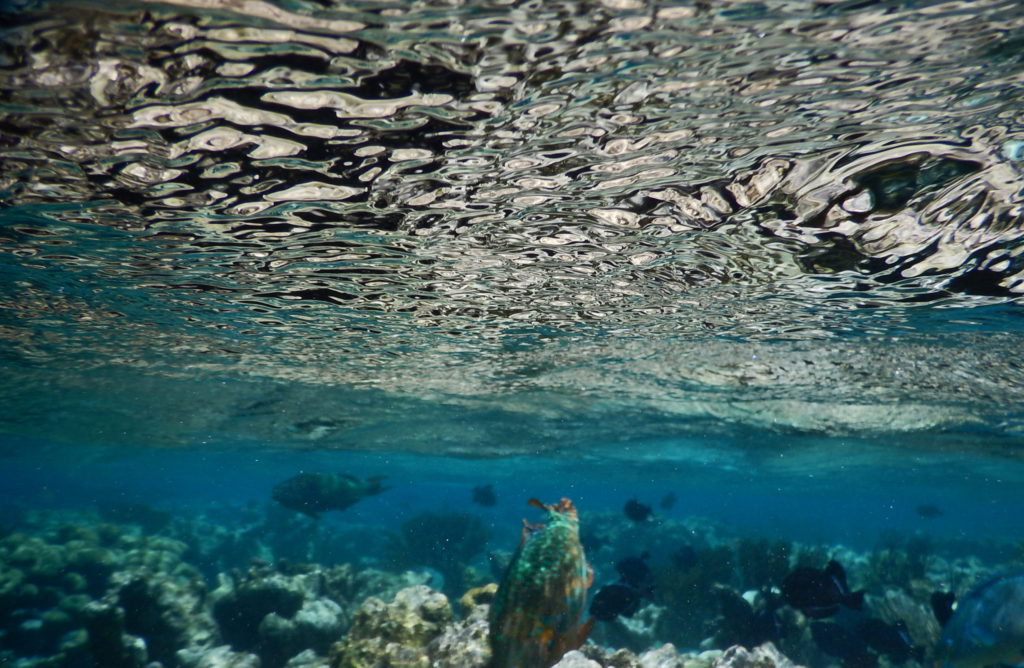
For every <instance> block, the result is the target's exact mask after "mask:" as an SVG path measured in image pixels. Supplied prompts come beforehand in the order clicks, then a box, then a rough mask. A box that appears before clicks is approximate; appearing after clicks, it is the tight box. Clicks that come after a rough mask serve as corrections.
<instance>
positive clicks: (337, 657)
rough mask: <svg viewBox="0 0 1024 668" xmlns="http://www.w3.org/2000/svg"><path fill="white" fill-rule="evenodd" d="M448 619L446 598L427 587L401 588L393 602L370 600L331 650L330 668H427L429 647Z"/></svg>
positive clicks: (371, 598) (449, 608) (367, 600)
mask: <svg viewBox="0 0 1024 668" xmlns="http://www.w3.org/2000/svg"><path fill="white" fill-rule="evenodd" d="M451 620H452V610H451V606H450V605H449V603H448V597H447V596H445V595H444V594H441V593H439V592H436V591H434V590H432V589H430V587H427V586H425V585H418V586H415V587H409V588H407V589H403V590H401V591H400V592H398V593H397V594H396V595H395V599H394V601H393V602H391V603H385V602H384V601H382V600H381V599H379V598H377V597H375V596H371V597H370V598H368V599H366V600H365V601H364V602H363V604H362V605H361V606H360V607H359V609H358V610H357V611H356V614H355V617H354V619H353V621H352V627H351V628H350V629H349V632H348V635H347V636H346V637H345V639H344V640H343V641H342V642H341V643H337V644H335V646H334V647H333V648H332V655H331V662H330V665H331V667H332V668H373V667H375V666H389V668H430V665H431V664H430V659H429V657H428V655H427V651H426V650H427V646H428V645H429V644H430V642H431V641H432V640H434V639H435V638H437V637H438V636H440V635H441V633H443V631H444V628H445V625H446V624H448V623H449V622H450V621H451Z"/></svg>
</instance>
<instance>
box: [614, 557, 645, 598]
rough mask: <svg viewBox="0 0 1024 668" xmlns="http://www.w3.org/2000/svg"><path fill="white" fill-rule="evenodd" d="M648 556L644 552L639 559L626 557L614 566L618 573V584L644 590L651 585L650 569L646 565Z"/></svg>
mask: <svg viewBox="0 0 1024 668" xmlns="http://www.w3.org/2000/svg"><path fill="white" fill-rule="evenodd" d="M649 557H650V554H648V553H647V552H644V553H643V554H641V555H640V556H639V557H626V558H625V559H623V560H622V561H620V562H619V563H617V564H615V570H616V571H618V573H619V582H621V583H623V584H627V585H629V586H630V587H635V588H636V589H639V590H644V589H646V588H648V587H650V585H651V568H650V566H648V565H647V559H648V558H649Z"/></svg>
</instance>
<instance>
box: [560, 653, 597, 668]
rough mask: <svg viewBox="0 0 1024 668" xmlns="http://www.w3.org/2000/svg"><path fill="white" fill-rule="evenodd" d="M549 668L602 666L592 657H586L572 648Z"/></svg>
mask: <svg viewBox="0 0 1024 668" xmlns="http://www.w3.org/2000/svg"><path fill="white" fill-rule="evenodd" d="M551 668H603V667H602V666H601V664H599V663H598V662H597V661H594V660H592V659H588V658H587V657H586V656H584V655H583V653H582V652H580V651H579V650H575V649H574V650H572V651H571V652H567V653H566V654H565V656H563V657H562V660H561V661H559V662H558V663H556V664H555V665H554V666H552V667H551Z"/></svg>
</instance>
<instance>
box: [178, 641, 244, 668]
mask: <svg viewBox="0 0 1024 668" xmlns="http://www.w3.org/2000/svg"><path fill="white" fill-rule="evenodd" d="M177 656H178V666H180V668H260V659H259V657H258V656H256V655H255V654H248V653H246V652H236V651H234V650H232V649H231V647H230V646H229V645H218V646H217V647H212V648H206V649H201V648H198V647H190V648H186V649H182V650H178V655H177Z"/></svg>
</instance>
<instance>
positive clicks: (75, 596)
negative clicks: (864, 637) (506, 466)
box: [0, 507, 1024, 668]
mask: <svg viewBox="0 0 1024 668" xmlns="http://www.w3.org/2000/svg"><path fill="white" fill-rule="evenodd" d="M133 512H134V513H135V514H136V515H137V517H134V519H135V520H136V521H131V520H132V519H133V517H129V516H126V511H125V510H124V509H120V510H119V511H118V513H117V514H116V519H117V520H118V521H117V522H114V521H109V520H108V517H109V515H108V516H105V515H104V513H103V512H101V511H97V512H91V511H90V512H85V511H63V512H57V511H51V512H48V513H43V512H38V511H36V512H34V513H27V514H26V515H25V516H23V517H21V518H19V519H18V520H17V521H16V522H15V524H14V525H11V526H8V527H7V528H5V529H0V665H3V666H12V667H14V668H44V667H45V668H113V667H117V668H377V667H382V666H388V667H390V668H485V667H486V666H487V663H488V661H489V659H490V645H489V627H488V609H489V605H490V603H491V601H492V599H493V597H494V593H495V589H496V585H495V584H494V582H496V581H497V580H499V579H500V574H501V571H502V568H503V566H504V564H505V563H507V559H508V555H507V553H506V552H503V551H501V550H492V551H490V552H487V548H488V546H489V545H490V543H488V542H487V536H486V535H485V533H484V532H483V530H482V529H481V528H480V527H479V526H477V524H476V523H475V522H474V519H475V518H474V517H470V518H467V517H465V516H463V515H453V516H452V517H444V516H443V513H435V514H428V515H424V516H423V517H421V518H420V519H424V518H426V519H429V520H430V521H429V522H427V521H424V522H422V523H420V526H419V528H418V529H417V532H413V531H412V529H411V527H412V524H409V525H407V526H405V527H402V528H400V529H399V530H398V532H397V533H395V534H387V532H383V531H379V530H378V531H377V532H376V534H375V533H374V531H373V530H372V528H368V527H358V526H355V527H350V528H349V530H350V531H351V534H350V535H341V534H342V533H344V532H341V531H338V530H336V529H334V530H327V529H324V528H323V525H322V523H318V522H317V521H314V520H309V519H307V518H305V517H302V516H299V515H297V514H292V515H282V514H280V513H279V512H278V511H276V510H274V509H273V508H272V507H271V508H263V509H255V508H252V507H249V508H234V509H230V508H222V509H219V510H211V511H210V512H209V513H193V514H190V515H189V517H188V518H186V519H182V518H180V517H175V518H174V519H172V520H168V519H167V517H165V516H162V515H158V514H154V513H152V512H149V511H146V512H138V511H137V510H136V511H133ZM581 526H582V527H583V532H582V533H583V535H582V540H583V542H584V544H585V546H586V550H587V555H588V559H589V560H590V562H591V563H592V564H593V566H594V570H595V572H596V573H597V576H596V580H595V584H594V587H595V591H596V590H597V589H598V588H600V586H602V585H607V584H609V583H612V582H615V581H616V578H617V577H618V576H616V568H615V565H616V563H617V562H621V561H622V560H623V559H628V558H629V557H630V556H631V555H632V556H635V555H637V553H638V549H639V548H642V549H643V550H644V552H645V555H646V554H647V553H649V554H650V557H649V559H648V558H647V556H645V557H644V559H643V563H644V564H645V566H644V567H645V568H646V564H648V563H649V565H650V574H649V576H648V575H645V577H649V579H648V580H645V584H644V589H645V591H644V596H643V600H642V602H641V603H640V604H639V605H638V606H637V609H636V610H631V612H630V614H629V615H628V616H626V615H623V616H619V617H615V618H613V619H610V620H603V621H599V622H598V623H597V624H596V625H595V627H594V629H593V631H592V633H591V635H590V640H589V641H588V642H587V643H586V644H585V645H583V646H582V647H581V648H580V650H579V651H573V652H570V653H568V654H566V655H565V656H564V657H563V658H562V659H561V661H560V662H559V663H558V664H557V667H558V668H651V667H659V668H660V667H664V668H723V667H726V666H729V667H751V668H753V667H756V668H773V667H776V666H778V667H783V666H785V667H792V666H799V665H807V666H829V665H839V663H840V659H837V657H836V656H834V655H832V654H829V653H828V652H826V651H825V648H828V649H831V650H832V651H835V649H834V648H831V647H830V646H828V645H826V644H825V643H824V642H823V640H822V638H824V637H825V635H826V633H829V632H832V633H834V632H837V631H838V629H837V628H835V625H834V624H833V623H832V621H831V620H825V621H820V620H814V619H810V618H808V617H805V616H804V615H803V614H801V613H800V612H799V611H797V610H794V609H791V608H788V607H783V608H782V609H780V610H779V611H778V613H777V614H776V612H775V610H774V609H772V610H770V611H769V614H770V615H775V616H773V617H772V620H773V626H772V629H771V630H770V631H766V632H764V633H751V624H752V622H751V621H750V620H751V619H752V617H750V616H749V615H757V614H761V611H762V610H763V608H764V605H765V603H764V602H765V601H766V600H770V599H771V596H772V594H771V592H772V591H773V588H774V590H777V586H778V584H779V583H780V582H781V581H782V580H783V579H784V577H785V576H786V574H787V572H789V571H790V570H791V569H793V568H798V567H803V568H807V567H815V568H820V567H822V566H824V564H825V563H826V562H827V561H828V560H830V559H834V560H837V561H838V562H841V563H842V564H843V566H844V567H845V569H846V574H847V577H848V578H849V581H850V587H851V588H855V589H858V590H864V591H865V592H866V600H865V604H864V607H865V611H866V614H868V615H870V617H871V618H873V619H877V620H879V622H880V623H883V624H888V625H894V624H896V623H897V622H903V624H904V625H905V628H906V631H907V633H908V635H909V637H910V638H911V640H912V641H913V644H914V646H915V649H914V653H913V654H912V655H911V658H906V657H898V658H899V659H901V660H900V661H897V660H894V659H891V658H890V656H889V655H887V654H885V653H884V652H883V651H882V650H878V651H877V653H876V652H875V650H873V649H872V650H870V652H871V653H870V654H869V655H867V656H866V659H867V660H869V662H871V663H874V664H877V665H879V666H881V667H882V668H885V667H886V666H890V665H893V666H894V665H905V666H908V667H910V668H914V667H916V666H920V665H928V661H929V660H930V659H931V658H932V654H931V652H932V648H933V647H934V645H935V643H936V641H937V638H938V634H939V627H938V624H937V622H936V620H935V618H934V616H933V614H932V611H931V609H930V606H929V596H930V595H931V593H932V592H933V591H935V590H936V589H938V588H939V583H944V584H945V585H947V586H948V587H949V588H951V589H952V590H953V591H955V592H956V593H958V594H963V593H964V592H965V591H966V590H967V589H968V588H969V587H970V586H971V584H972V583H974V582H977V581H978V580H979V579H981V578H983V577H985V576H986V575H988V574H990V573H993V572H995V571H996V570H998V569H999V568H1004V567H1006V566H1008V565H1012V563H1013V560H1012V559H1010V560H1007V561H1006V562H1003V563H993V562H992V561H984V560H982V559H981V558H979V557H977V556H972V555H967V556H961V557H956V558H954V557H951V556H949V555H948V554H940V553H939V552H938V551H937V550H936V549H935V547H934V546H933V545H932V544H931V543H930V542H929V541H928V540H927V539H926V538H925V537H923V536H920V535H918V536H911V537H910V538H906V537H902V538H901V537H895V536H892V537H888V538H884V537H883V539H880V541H879V543H878V545H877V546H876V547H875V548H874V549H872V550H870V551H866V552H856V551H853V550H850V549H848V548H845V547H843V546H838V545H830V546H808V545H799V544H796V543H791V542H788V541H785V540H781V539H769V538H763V537H749V536H736V535H733V534H730V533H729V532H728V530H727V528H725V527H722V526H721V525H717V524H715V523H712V522H709V521H707V520H703V519H700V518H688V519H685V520H676V519H664V520H659V521H657V522H644V523H635V522H630V521H629V520H628V519H627V518H625V517H624V516H622V515H621V514H618V513H584V514H583V515H582V521H581ZM155 531H159V532H160V533H154V532H155ZM424 531H428V532H430V531H432V532H435V533H437V535H438V536H444V537H445V540H448V541H456V542H458V541H461V543H462V544H459V545H454V546H453V551H452V553H451V554H453V555H456V556H455V557H450V556H449V557H445V559H442V556H444V555H443V553H442V551H441V550H440V548H438V549H436V550H433V551H431V550H426V551H422V550H421V551H420V553H419V555H418V556H417V553H416V552H415V551H413V550H412V549H403V548H409V547H410V546H409V542H410V541H413V539H416V541H419V540H420V539H423V536H422V535H420V534H422V533H423V532H424ZM414 533H415V535H413V534H414ZM326 534H331V535H332V536H333V538H331V539H328V537H327V536H326ZM335 534H337V535H335ZM377 534H387V535H377ZM437 542H438V543H439V544H440V543H441V542H443V541H437ZM501 547H512V546H501ZM399 552H400V554H397V556H396V553H399ZM339 554H341V555H344V556H346V557H347V558H346V559H340V558H337V556H338V555H339ZM1021 556H1024V555H1021ZM308 557H318V558H319V559H320V561H316V560H313V559H308ZM1018 559H1019V557H1018ZM488 562H489V564H490V568H488ZM633 563H634V566H635V564H636V563H637V562H636V560H634V561H633ZM618 572H619V573H622V570H621V568H620V569H619V571H618ZM744 602H746V603H744ZM747 603H749V606H747ZM822 624H825V626H824V627H822V626H821V625H822ZM829 624H833V625H832V626H829ZM917 648H920V649H917ZM908 651H909V649H908ZM893 656H896V655H893ZM862 658H865V657H862ZM847 659H849V657H847Z"/></svg>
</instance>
